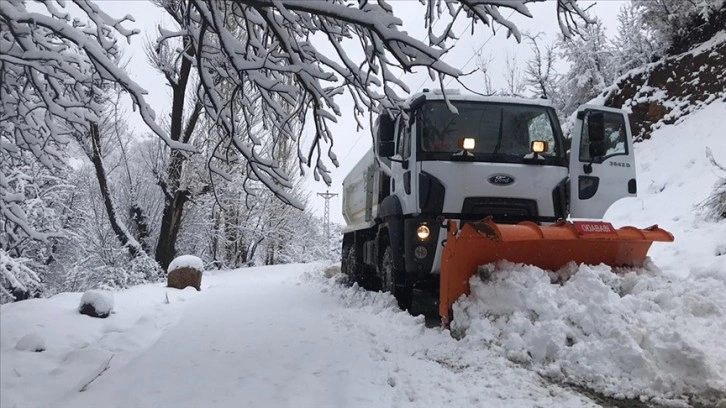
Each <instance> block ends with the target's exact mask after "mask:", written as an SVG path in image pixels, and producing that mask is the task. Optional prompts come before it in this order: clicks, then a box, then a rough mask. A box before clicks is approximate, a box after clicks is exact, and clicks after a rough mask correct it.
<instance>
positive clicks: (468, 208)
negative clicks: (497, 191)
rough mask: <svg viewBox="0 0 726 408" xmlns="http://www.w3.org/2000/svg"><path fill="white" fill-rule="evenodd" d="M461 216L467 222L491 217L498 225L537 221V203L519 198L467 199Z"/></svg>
mask: <svg viewBox="0 0 726 408" xmlns="http://www.w3.org/2000/svg"><path fill="white" fill-rule="evenodd" d="M461 215H462V218H464V219H469V220H475V219H482V218H485V217H489V216H491V217H492V218H493V219H494V222H497V223H500V224H516V223H518V222H521V221H535V222H536V221H538V220H539V213H538V211H537V202H536V201H534V200H526V199H521V198H502V197H467V198H465V199H464V206H463V207H462V209H461Z"/></svg>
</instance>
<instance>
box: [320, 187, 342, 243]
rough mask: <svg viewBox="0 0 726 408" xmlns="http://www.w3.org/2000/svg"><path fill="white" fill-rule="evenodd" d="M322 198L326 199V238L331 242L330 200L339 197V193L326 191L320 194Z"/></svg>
mask: <svg viewBox="0 0 726 408" xmlns="http://www.w3.org/2000/svg"><path fill="white" fill-rule="evenodd" d="M318 195H319V196H320V197H323V198H324V199H325V213H324V215H323V229H324V230H325V237H326V238H327V240H328V242H330V199H331V198H333V197H335V196H337V195H338V194H337V193H331V192H329V191H326V192H324V193H318Z"/></svg>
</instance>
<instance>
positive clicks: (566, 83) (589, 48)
mask: <svg viewBox="0 0 726 408" xmlns="http://www.w3.org/2000/svg"><path fill="white" fill-rule="evenodd" d="M558 49H559V50H560V55H561V57H562V58H564V59H565V60H566V61H567V62H569V64H570V69H569V71H568V72H567V73H566V74H564V75H563V76H562V78H561V79H560V85H559V89H560V94H561V95H562V98H563V101H562V108H561V110H562V114H563V115H564V116H565V117H567V116H569V115H570V114H572V112H574V111H575V110H576V109H577V107H578V106H579V105H581V104H582V103H585V102H587V101H589V100H591V99H592V98H594V97H595V96H597V95H598V94H599V93H600V92H601V91H602V90H603V89H604V88H605V87H606V86H608V85H610V84H611V83H612V81H613V79H614V78H615V72H614V70H613V67H612V59H613V49H612V47H611V46H610V44H609V42H608V40H607V38H606V37H605V32H604V31H603V27H602V22H601V21H600V20H597V21H596V22H595V23H594V24H591V25H588V26H587V27H586V28H584V29H583V30H582V37H581V38H571V39H567V38H563V39H562V40H561V41H560V42H559V44H558Z"/></svg>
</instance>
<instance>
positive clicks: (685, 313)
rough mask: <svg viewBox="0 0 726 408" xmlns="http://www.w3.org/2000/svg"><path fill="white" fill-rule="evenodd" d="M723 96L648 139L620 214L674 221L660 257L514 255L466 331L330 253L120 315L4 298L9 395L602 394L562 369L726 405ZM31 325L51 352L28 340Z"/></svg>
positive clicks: (668, 397) (308, 397)
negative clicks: (346, 270)
mask: <svg viewBox="0 0 726 408" xmlns="http://www.w3.org/2000/svg"><path fill="white" fill-rule="evenodd" d="M724 112H726V103H724V102H713V103H712V104H711V105H709V106H707V107H705V108H703V109H702V110H701V111H699V112H696V113H693V114H690V115H689V116H687V117H685V118H684V119H682V120H681V121H679V123H678V124H676V125H673V126H664V127H662V128H661V129H659V130H657V131H656V132H655V133H654V134H653V138H652V140H650V141H647V142H644V143H641V144H638V145H637V146H636V150H637V163H638V164H637V166H638V170H639V189H640V196H639V197H638V198H637V199H627V200H622V201H620V202H618V203H616V204H615V205H614V206H613V207H612V208H611V210H610V211H609V212H608V214H607V216H606V218H607V220H608V221H611V222H613V223H614V224H615V225H616V226H622V225H636V226H641V227H642V226H647V225H650V224H654V223H658V224H660V225H661V226H662V227H664V228H666V229H668V230H670V231H671V232H672V233H674V235H675V236H676V242H675V243H671V244H655V245H654V248H653V249H652V251H651V257H652V259H653V262H652V263H649V264H648V265H646V268H644V269H640V270H633V271H620V272H625V273H623V274H621V275H615V274H613V273H612V271H610V269H609V268H606V267H604V266H580V267H578V273H577V274H575V276H574V277H573V278H572V279H571V280H570V281H568V282H567V283H566V284H564V285H562V286H559V285H551V284H550V283H549V281H548V277H547V274H546V273H544V272H543V271H541V270H538V269H537V268H533V267H527V266H521V265H512V264H506V263H501V264H499V265H498V266H497V267H498V269H499V272H500V273H499V274H496V275H495V278H494V279H492V281H490V282H481V281H479V280H478V279H476V278H475V279H473V280H472V285H473V287H474V294H473V295H472V296H470V297H469V298H467V299H462V300H461V301H460V302H459V303H458V304H457V305H456V313H457V314H456V315H455V319H457V320H455V321H456V322H457V323H456V324H457V327H456V328H457V329H458V330H460V331H465V332H466V336H465V337H464V338H463V339H462V340H459V341H457V340H455V339H453V338H452V337H451V336H450V334H449V333H448V332H446V331H443V332H442V331H441V330H440V329H436V328H433V329H430V328H426V327H425V325H424V319H423V317H412V316H410V315H408V314H406V313H403V312H401V311H399V310H397V308H396V307H395V301H394V300H393V298H392V297H391V296H390V295H388V294H382V293H369V292H365V291H362V290H360V289H358V288H357V287H352V288H348V287H345V286H344V285H342V284H340V283H339V282H337V281H336V280H335V279H332V280H329V279H326V278H325V277H324V276H323V269H324V268H325V266H326V265H323V264H314V265H287V266H277V267H267V268H248V269H239V270H234V271H210V272H207V275H206V276H205V279H204V282H203V289H204V290H203V291H202V292H196V291H195V290H193V289H192V288H187V289H185V290H181V291H180V290H175V289H169V288H165V287H164V286H163V284H157V285H144V286H139V287H135V288H132V289H129V290H124V291H120V292H117V293H115V296H114V297H115V305H114V310H115V313H114V314H112V315H111V316H109V317H108V318H107V319H104V320H101V319H93V318H90V317H87V316H83V315H80V314H79V313H78V311H77V306H78V303H79V300H80V297H81V294H80V293H64V294H60V295H57V296H54V297H52V298H50V299H32V300H26V301H23V302H18V303H13V304H6V305H2V306H0V319H1V321H2V325H1V326H2V327H1V331H0V406H2V407H3V408H12V407H73V408H78V407H87V406H88V407H90V406H104V407H124V408H125V407H157V406H164V407H166V406H169V407H171V406H173V407H198V406H205V407H206V406H220V407H227V406H270V407H282V406H289V407H307V406H323V407H339V406H341V407H342V406H345V407H405V406H410V407H428V406H432V407H433V406H436V407H440V406H451V407H470V406H480V407H488V406H499V407H502V406H503V407H531V406H558V407H583V406H584V407H586V406H596V405H595V403H594V402H593V401H592V400H590V399H589V398H588V397H587V396H586V395H584V394H581V393H579V392H577V391H575V390H573V389H570V388H568V387H562V386H560V385H558V384H557V382H559V381H563V382H568V383H574V384H578V385H582V386H585V387H586V388H589V389H594V390H596V391H598V392H601V393H604V394H607V395H612V396H619V397H620V396H627V397H638V398H642V399H644V400H648V401H651V402H656V403H661V404H670V405H676V406H677V405H685V404H687V403H688V400H687V398H688V397H695V398H696V399H700V400H701V402H703V403H704V404H707V405H708V404H712V405H716V404H719V403H721V404H726V402H723V401H722V399H723V398H724V396H726V379H725V377H724V373H726V346H724V343H723V342H722V340H723V339H724V338H726V257H724V255H723V254H722V255H718V254H719V253H722V252H723V251H720V250H719V248H722V247H723V245H724V241H726V221H723V220H722V221H719V222H715V221H709V220H706V219H704V217H703V216H702V215H701V214H700V213H699V211H698V209H697V206H698V204H699V203H701V202H702V201H703V200H704V199H705V198H706V197H707V196H708V194H709V192H710V191H711V188H712V186H713V184H714V182H715V180H716V175H715V173H714V171H713V169H712V168H711V165H710V164H709V163H708V160H706V157H705V148H706V147H707V146H708V147H710V148H711V149H712V150H713V154H714V156H715V157H716V159H717V160H720V161H721V162H722V163H723V162H726V143H723V131H722V128H723V126H722V125H721V122H722V117H723V113H724ZM686 138H687V140H688V141H687V142H684V139H686ZM26 335H33V336H37V337H34V338H35V340H37V339H42V340H44V341H45V347H46V350H45V351H43V352H39V353H36V352H31V351H26V350H18V349H17V348H16V346H17V345H18V342H19V341H20V340H21V338H23V337H24V336H26ZM21 348H24V347H21ZM99 374H100V376H99ZM82 389H83V390H84V391H82V392H81V391H80V390H82Z"/></svg>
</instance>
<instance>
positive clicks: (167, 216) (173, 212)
mask: <svg viewBox="0 0 726 408" xmlns="http://www.w3.org/2000/svg"><path fill="white" fill-rule="evenodd" d="M188 199H189V195H188V194H187V192H185V191H178V190H177V191H176V192H175V193H174V197H173V198H172V200H170V202H168V203H167V205H165V206H164V213H163V215H162V217H161V229H160V231H159V242H158V244H157V245H156V261H157V262H158V263H159V265H161V268H162V269H163V270H165V271H166V268H168V267H169V264H170V263H171V261H172V260H174V257H175V256H176V239H177V236H179V229H180V228H181V218H182V212H183V210H184V203H186V202H187V200H188Z"/></svg>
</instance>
